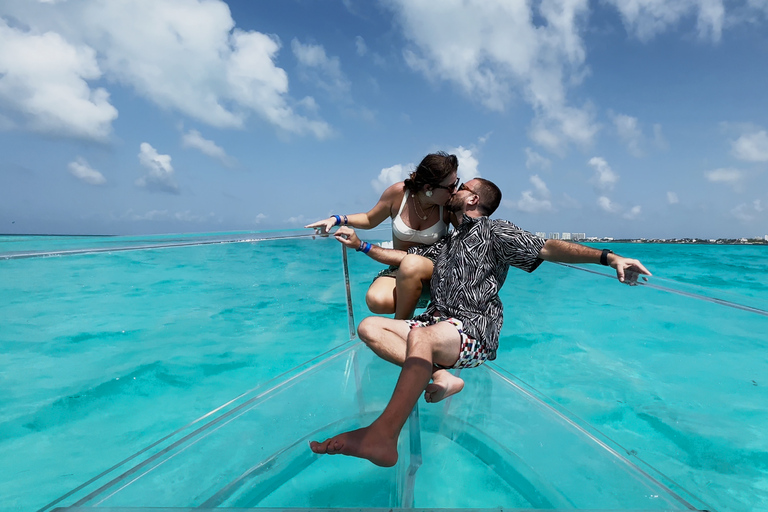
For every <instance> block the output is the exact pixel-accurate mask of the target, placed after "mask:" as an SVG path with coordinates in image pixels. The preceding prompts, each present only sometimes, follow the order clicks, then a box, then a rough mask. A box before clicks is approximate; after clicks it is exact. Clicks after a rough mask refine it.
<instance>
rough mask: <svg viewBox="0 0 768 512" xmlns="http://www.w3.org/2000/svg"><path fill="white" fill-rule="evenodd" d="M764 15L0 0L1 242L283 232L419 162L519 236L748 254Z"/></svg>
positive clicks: (545, 4)
mask: <svg viewBox="0 0 768 512" xmlns="http://www.w3.org/2000/svg"><path fill="white" fill-rule="evenodd" d="M767 90H768V0H743V1H734V2H724V1H721V0H673V1H661V0H602V1H599V2H588V1H586V0H573V1H565V0H546V1H541V2H523V1H513V0H464V1H458V0H443V1H440V2H436V1H433V0H380V1H372V0H365V1H363V0H345V1H333V0H325V1H320V0H259V1H246V0H240V1H230V2H222V1H216V0H206V1H201V0H147V1H138V0H125V1H123V0H90V1H75V0H59V1H55V0H48V1H34V0H3V2H2V3H1V4H0V153H1V154H2V158H0V233H62V234H63V233H68V234H86V233H92V234H144V233H177V232H209V231H234V230H262V229H283V228H299V227H301V226H303V225H304V224H306V223H308V222H310V221H313V220H317V219H320V218H324V217H326V216H327V215H328V214H330V213H340V214H343V213H355V212H359V211H365V210H367V209H368V208H370V207H371V206H372V205H373V204H374V203H375V201H376V200H377V199H378V197H379V194H380V193H381V190H382V189H383V188H384V187H385V186H387V185H388V184H390V183H393V182H395V181H397V180H400V179H403V178H404V177H405V176H406V174H407V173H408V172H409V170H410V169H411V168H412V166H413V164H414V163H417V162H418V161H419V160H420V159H421V158H422V157H423V156H424V155H425V154H427V153H429V152H432V151H436V150H444V151H448V152H451V153H455V154H457V156H459V159H460V163H461V168H460V176H461V177H462V178H463V179H470V178H472V177H474V176H482V177H485V178H488V179H490V180H492V181H494V182H496V183H497V184H498V185H499V186H500V187H501V189H502V191H503V193H504V200H503V202H502V206H501V207H500V208H499V210H498V212H497V213H496V215H495V216H496V217H500V218H507V219H510V220H512V221H513V222H515V223H516V224H518V225H520V226H521V227H523V228H525V229H528V230H530V231H545V232H547V233H549V232H553V231H559V232H563V231H569V232H585V233H586V234H587V235H588V236H613V237H682V236H694V237H742V236H747V237H751V236H756V235H760V236H762V235H765V234H768V172H766V171H767V170H768V94H766V91H767Z"/></svg>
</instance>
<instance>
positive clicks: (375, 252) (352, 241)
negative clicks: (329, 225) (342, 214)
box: [333, 226, 408, 266]
mask: <svg viewBox="0 0 768 512" xmlns="http://www.w3.org/2000/svg"><path fill="white" fill-rule="evenodd" d="M333 236H334V237H335V238H336V240H338V241H339V242H341V243H342V244H344V245H346V246H347V247H348V248H350V249H354V250H356V251H357V250H359V249H360V247H361V246H360V244H361V241H360V238H359V237H358V236H357V234H356V233H355V230H354V229H352V228H348V227H344V226H342V227H340V228H339V229H337V230H336V232H335V233H334V234H333ZM366 254H367V255H368V256H370V257H371V258H373V259H374V260H376V261H378V262H379V263H384V264H385V265H396V266H400V262H401V261H403V258H405V255H406V254H408V253H407V252H405V251H400V250H398V249H385V248H383V247H379V246H378V245H373V244H370V249H368V251H367V252H366Z"/></svg>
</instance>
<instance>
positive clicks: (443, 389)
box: [424, 370, 464, 403]
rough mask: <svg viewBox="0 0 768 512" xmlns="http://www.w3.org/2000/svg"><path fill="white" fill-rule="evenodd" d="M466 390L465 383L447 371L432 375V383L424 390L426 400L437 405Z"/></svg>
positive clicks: (439, 371)
mask: <svg viewBox="0 0 768 512" xmlns="http://www.w3.org/2000/svg"><path fill="white" fill-rule="evenodd" d="M462 389H464V381H463V380H462V379H460V378H459V377H456V376H455V375H452V374H451V373H450V372H448V371H447V370H438V371H436V372H435V373H434V374H432V383H431V384H429V385H428V386H427V387H426V388H425V389H424V399H425V400H426V401H427V402H430V403H435V402H439V401H440V400H443V399H444V398H448V397H449V396H451V395H455V394H456V393H458V392H459V391H461V390H462Z"/></svg>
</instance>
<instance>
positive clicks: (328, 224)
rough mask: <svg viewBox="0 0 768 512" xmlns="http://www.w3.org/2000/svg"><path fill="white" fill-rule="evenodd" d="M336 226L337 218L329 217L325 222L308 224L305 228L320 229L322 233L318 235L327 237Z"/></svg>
mask: <svg viewBox="0 0 768 512" xmlns="http://www.w3.org/2000/svg"><path fill="white" fill-rule="evenodd" d="M335 225H336V217H328V218H327V219H325V220H319V221H317V222H313V223H312V224H307V225H306V226H304V227H305V228H315V229H318V228H319V229H320V233H318V234H323V235H327V234H328V233H329V232H330V231H331V228H332V227H333V226H335Z"/></svg>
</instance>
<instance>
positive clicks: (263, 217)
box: [253, 213, 269, 224]
mask: <svg viewBox="0 0 768 512" xmlns="http://www.w3.org/2000/svg"><path fill="white" fill-rule="evenodd" d="M267 218H269V216H268V215H265V214H263V213H260V214H258V215H257V216H256V218H255V219H253V223H254V224H261V223H262V222H264V221H265V220H266V219H267Z"/></svg>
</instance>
